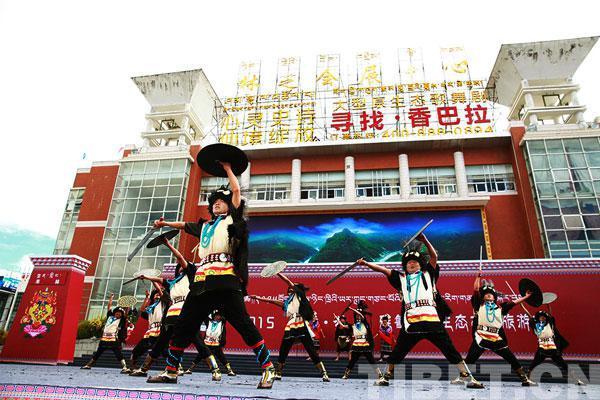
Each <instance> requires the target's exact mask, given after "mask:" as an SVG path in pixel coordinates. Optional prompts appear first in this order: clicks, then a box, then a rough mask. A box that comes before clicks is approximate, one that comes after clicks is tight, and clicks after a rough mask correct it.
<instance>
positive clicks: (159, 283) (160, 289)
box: [152, 278, 163, 297]
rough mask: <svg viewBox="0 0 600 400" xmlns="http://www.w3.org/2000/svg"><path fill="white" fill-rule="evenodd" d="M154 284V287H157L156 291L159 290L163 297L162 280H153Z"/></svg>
mask: <svg viewBox="0 0 600 400" xmlns="http://www.w3.org/2000/svg"><path fill="white" fill-rule="evenodd" d="M158 279H160V278H158ZM152 286H154V289H156V291H157V292H158V295H159V296H160V297H163V288H162V280H160V282H156V281H152Z"/></svg>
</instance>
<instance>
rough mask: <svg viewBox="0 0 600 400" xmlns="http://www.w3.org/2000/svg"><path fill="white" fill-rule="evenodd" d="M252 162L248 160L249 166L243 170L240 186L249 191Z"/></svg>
mask: <svg viewBox="0 0 600 400" xmlns="http://www.w3.org/2000/svg"><path fill="white" fill-rule="evenodd" d="M251 165H252V164H251V163H250V162H248V168H246V170H245V171H244V172H242V176H241V177H240V186H241V187H242V190H243V191H244V190H245V191H249V190H250V166H251Z"/></svg>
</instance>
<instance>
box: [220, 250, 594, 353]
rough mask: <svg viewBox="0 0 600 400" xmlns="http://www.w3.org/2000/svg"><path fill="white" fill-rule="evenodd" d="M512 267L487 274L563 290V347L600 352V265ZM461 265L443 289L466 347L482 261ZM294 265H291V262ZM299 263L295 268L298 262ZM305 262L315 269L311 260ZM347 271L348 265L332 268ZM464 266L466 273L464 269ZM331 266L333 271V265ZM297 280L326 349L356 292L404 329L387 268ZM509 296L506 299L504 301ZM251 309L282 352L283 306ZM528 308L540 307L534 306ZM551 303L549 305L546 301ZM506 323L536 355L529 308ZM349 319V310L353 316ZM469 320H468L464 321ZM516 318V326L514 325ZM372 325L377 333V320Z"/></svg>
mask: <svg viewBox="0 0 600 400" xmlns="http://www.w3.org/2000/svg"><path fill="white" fill-rule="evenodd" d="M510 264H511V266H509V265H508V264H506V266H503V265H502V263H500V264H498V263H494V264H490V265H484V277H486V278H491V279H492V280H493V281H494V282H495V284H496V287H497V289H498V290H499V291H501V292H503V293H505V294H508V295H510V293H511V292H510V289H509V288H508V286H507V284H506V283H505V282H508V283H509V284H510V286H511V287H512V288H513V289H514V290H517V291H518V283H519V280H520V279H521V278H523V277H527V278H530V279H533V280H534V281H535V282H537V284H538V285H539V286H540V287H541V289H542V290H543V291H547V292H554V293H557V294H558V300H557V301H556V302H554V303H552V305H551V308H552V313H553V314H554V316H555V317H556V320H557V326H558V327H559V329H560V331H561V333H562V334H563V335H564V336H565V337H566V338H567V340H569V341H570V342H571V345H570V347H569V348H568V349H567V350H566V351H565V355H566V357H568V358H582V359H583V358H591V359H597V358H598V357H600V346H598V344H597V343H596V339H595V337H594V335H589V334H588V333H587V332H589V321H588V316H589V315H593V314H594V313H595V309H594V307H596V306H595V304H596V303H597V301H599V300H600V294H599V292H598V291H597V290H596V288H597V286H598V285H600V266H598V263H597V262H596V267H595V268H590V269H587V268H586V269H583V268H575V266H571V267H572V268H571V269H570V270H568V269H562V270H561V269H560V268H551V269H550V268H540V267H539V266H538V265H535V264H534V263H531V264H530V265H529V266H527V267H523V266H514V264H515V263H512V262H511V263H510ZM458 267H459V268H453V269H451V270H449V269H448V268H445V267H444V265H442V266H441V271H442V275H441V279H440V283H439V285H438V288H439V290H440V293H441V294H442V295H443V296H444V297H445V298H446V299H447V301H448V304H449V305H450V307H451V308H452V309H453V311H454V313H453V314H452V316H451V317H450V320H449V322H448V325H447V328H448V329H449V333H450V336H451V338H452V340H453V342H454V344H455V345H456V347H457V349H458V350H459V351H461V352H463V353H466V352H467V350H468V348H469V345H470V343H471V340H472V337H471V333H472V326H471V315H472V314H473V311H472V308H471V306H470V296H471V294H472V291H473V280H474V277H475V274H476V273H477V263H476V262H475V263H471V264H470V265H469V266H465V265H460V266H458ZM288 268H290V267H288ZM292 268H293V267H292ZM306 268H310V266H309V265H307V266H306ZM335 268H338V269H339V270H341V269H342V268H343V266H339V267H334V269H335ZM459 269H460V271H459ZM328 270H330V269H328ZM286 275H287V276H288V277H289V278H290V279H291V280H292V281H294V282H302V283H304V284H305V285H307V286H309V287H310V288H311V290H310V292H309V293H308V295H309V299H310V300H311V304H312V306H313V308H314V310H315V311H316V312H317V313H318V315H319V320H320V321H321V324H322V326H323V330H324V332H325V336H326V338H325V339H324V340H322V341H321V346H322V351H324V352H333V351H334V349H335V345H334V340H333V338H334V329H335V328H334V325H333V314H334V313H335V314H337V315H339V314H340V312H341V311H342V310H343V309H344V308H345V306H346V305H347V304H348V298H346V297H347V296H350V299H351V300H353V301H356V300H358V298H362V299H365V300H366V301H367V303H368V304H369V307H370V311H372V312H373V315H374V321H376V320H377V319H378V316H379V315H381V314H385V313H389V314H390V315H391V316H392V322H393V327H394V337H396V336H397V334H398V332H399V330H398V326H397V325H396V323H395V319H396V316H397V315H398V314H399V313H400V307H401V305H400V302H399V299H398V295H397V291H396V290H395V289H393V288H392V287H391V286H390V285H389V284H388V282H387V280H386V278H385V277H384V276H383V275H382V274H374V273H370V274H365V273H362V272H361V273H358V272H355V271H353V272H351V273H349V274H348V275H346V276H344V277H343V278H341V279H339V280H337V281H336V282H335V283H332V284H331V285H326V282H327V280H329V279H330V278H331V277H332V276H333V275H334V273H331V272H328V273H312V272H311V273H303V274H298V273H294V272H289V273H286ZM284 291H285V285H284V284H283V282H281V281H280V280H279V278H277V277H274V278H261V277H260V276H259V275H258V274H253V275H252V276H251V279H250V285H249V288H248V292H249V293H250V294H254V295H259V296H267V297H269V296H271V297H275V298H279V296H280V295H283V293H284ZM581 292H585V293H588V294H590V296H591V297H585V296H579V295H577V293H581ZM505 300H506V299H505ZM247 308H248V311H249V313H250V315H251V316H252V317H253V318H254V320H255V324H256V325H257V327H258V328H259V330H260V331H261V333H262V334H263V336H264V337H265V341H266V343H267V345H268V347H269V349H270V350H272V351H273V350H275V351H276V350H277V349H278V347H279V344H280V343H281V337H282V334H283V328H284V326H285V318H284V317H283V311H282V310H281V309H280V308H278V307H276V306H273V305H270V304H266V303H257V302H256V301H252V300H248V303H247ZM528 308H529V310H530V312H535V311H536V309H534V308H533V307H529V306H528ZM543 308H544V309H546V307H545V306H544V307H543ZM510 315H511V317H509V318H508V319H507V320H506V321H505V330H506V332H507V336H508V339H509V344H510V346H511V349H512V350H513V351H514V352H515V353H517V354H519V353H520V354H522V355H523V354H525V355H526V356H527V357H528V358H529V357H531V356H532V355H533V354H532V353H533V352H534V351H535V350H536V346H537V341H536V338H535V335H534V334H533V332H531V330H530V329H529V327H528V325H526V324H524V323H523V322H524V321H521V324H519V320H520V319H523V318H525V317H524V315H525V312H524V311H523V310H522V309H521V308H520V307H515V308H513V310H512V311H511V313H510ZM347 316H348V317H349V319H350V320H351V317H352V315H351V313H349V314H348V315H347ZM461 320H462V321H466V324H462V323H461ZM511 321H512V324H513V325H511ZM372 325H374V326H373V330H374V332H375V333H376V322H374V323H373V324H372ZM229 328H230V329H228V330H227V334H228V337H227V348H228V350H229V351H246V350H247V349H246V346H245V345H244V344H243V342H242V340H241V338H240V337H239V335H238V334H237V333H236V332H235V330H234V329H232V328H231V327H229ZM375 340H376V343H377V345H376V350H378V349H379V341H378V340H377V339H375ZM412 356H413V357H414V356H422V357H437V358H440V357H441V354H440V353H439V352H438V351H437V349H435V348H434V347H433V346H432V345H431V344H430V343H427V342H422V343H420V344H419V345H417V347H415V350H414V353H412Z"/></svg>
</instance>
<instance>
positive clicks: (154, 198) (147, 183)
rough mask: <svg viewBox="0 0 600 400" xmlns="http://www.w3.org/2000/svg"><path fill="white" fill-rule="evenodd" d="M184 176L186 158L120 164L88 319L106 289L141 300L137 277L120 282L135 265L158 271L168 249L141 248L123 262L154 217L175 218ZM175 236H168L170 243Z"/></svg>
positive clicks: (142, 286) (181, 202)
mask: <svg viewBox="0 0 600 400" xmlns="http://www.w3.org/2000/svg"><path fill="white" fill-rule="evenodd" d="M188 175H189V161H188V160H187V159H176V160H172V159H171V160H152V161H124V162H122V163H121V166H120V168H119V175H118V177H117V180H116V187H115V189H114V192H113V199H112V202H111V205H110V210H109V216H108V221H107V226H106V229H105V231H104V238H103V239H102V247H101V249H100V257H99V259H98V265H97V267H96V274H95V279H94V284H93V287H92V293H91V297H90V303H89V306H88V317H89V316H92V315H93V314H94V313H95V312H97V310H99V309H105V308H106V302H107V301H108V299H107V294H108V293H111V292H113V293H115V297H117V298H118V297H119V296H122V295H125V294H127V295H133V296H136V297H137V298H138V300H140V301H141V300H143V298H144V296H145V293H144V292H145V290H146V289H149V288H150V286H149V285H148V284H147V283H144V282H141V281H137V282H133V283H131V284H129V285H127V286H123V282H124V281H125V280H127V279H130V278H131V276H132V275H133V273H135V272H137V271H139V270H141V269H144V268H153V269H162V267H163V265H164V264H165V263H166V262H169V261H170V259H171V256H170V254H167V255H166V256H165V254H164V251H165V250H166V251H167V252H168V249H166V248H164V247H161V248H155V249H147V248H144V249H142V250H141V251H140V252H139V253H138V254H137V255H136V257H135V258H133V260H131V262H127V255H128V254H129V253H131V251H132V250H133V248H134V247H135V246H136V245H137V244H138V243H139V241H140V240H141V239H142V237H143V236H144V235H145V234H146V232H147V231H148V228H149V226H150V224H151V223H152V221H154V220H155V219H158V218H160V217H164V218H165V219H166V220H169V221H177V220H180V219H181V216H182V214H183V207H184V203H185V198H184V195H185V193H186V191H187V190H186V189H187V182H188ZM178 240H179V239H178V238H175V239H174V240H173V245H174V246H175V247H177V243H178Z"/></svg>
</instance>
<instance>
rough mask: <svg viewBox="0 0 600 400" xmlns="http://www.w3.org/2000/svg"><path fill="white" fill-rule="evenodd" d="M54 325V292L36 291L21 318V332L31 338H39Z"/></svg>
mask: <svg viewBox="0 0 600 400" xmlns="http://www.w3.org/2000/svg"><path fill="white" fill-rule="evenodd" d="M54 324H56V292H55V291H53V290H38V291H37V292H35V293H34V295H33V298H32V299H31V301H30V302H29V307H27V309H26V310H25V314H24V315H23V317H22V318H21V326H22V327H23V332H24V333H25V335H26V336H30V337H32V338H34V337H38V336H40V337H41V336H42V335H44V334H45V333H47V332H48V331H49V330H50V327H51V326H52V325H54Z"/></svg>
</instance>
